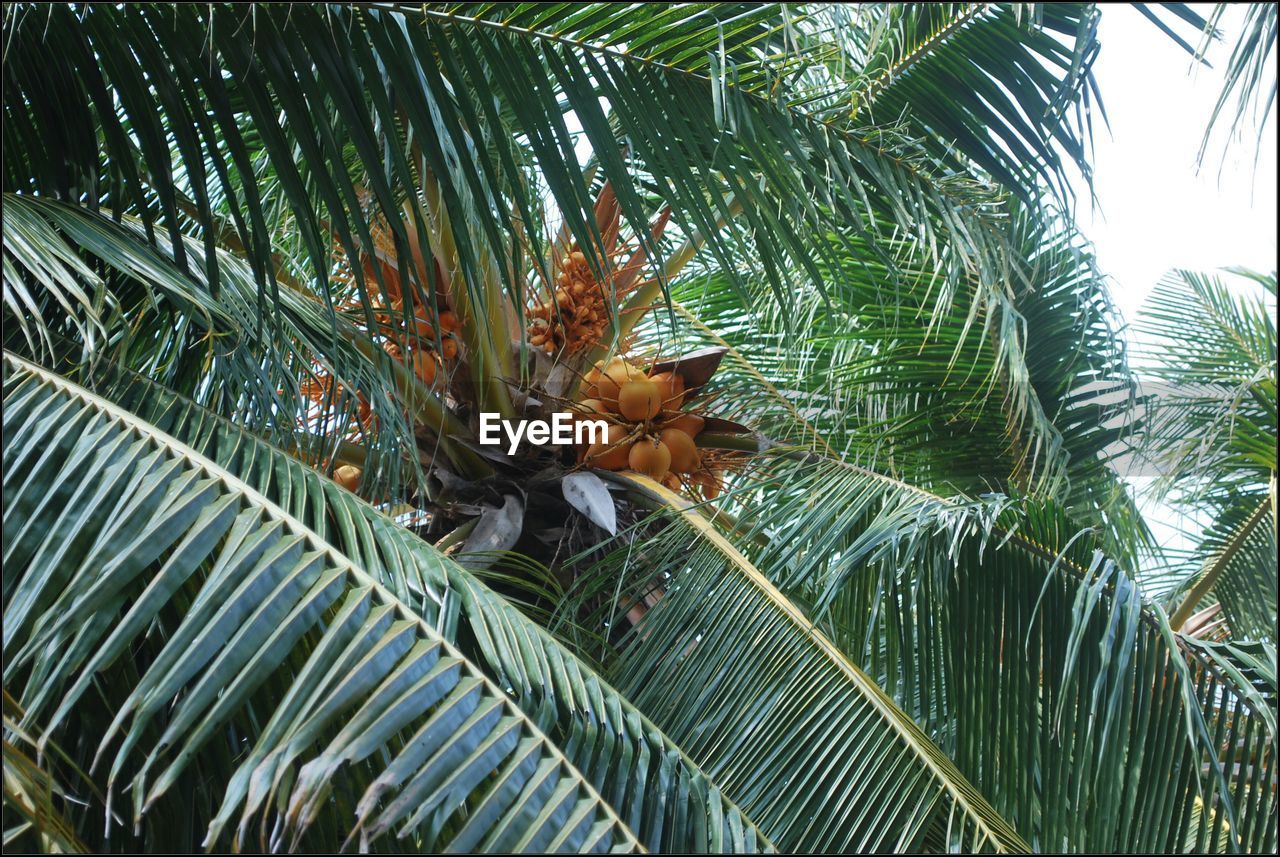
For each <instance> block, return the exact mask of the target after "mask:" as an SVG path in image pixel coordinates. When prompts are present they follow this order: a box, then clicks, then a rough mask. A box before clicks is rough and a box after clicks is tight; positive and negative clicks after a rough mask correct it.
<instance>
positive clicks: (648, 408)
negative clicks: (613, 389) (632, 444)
mask: <svg viewBox="0 0 1280 857" xmlns="http://www.w3.org/2000/svg"><path fill="white" fill-rule="evenodd" d="M660 410H662V394H661V393H660V392H659V391H658V386H657V385H656V384H654V383H653V382H652V381H628V382H627V383H625V384H623V385H622V386H621V387H620V388H619V389H618V412H619V413H620V414H622V415H623V416H624V417H626V418H627V419H629V420H634V421H635V422H641V421H643V420H651V419H653V418H654V417H656V416H657V415H658V411H660Z"/></svg>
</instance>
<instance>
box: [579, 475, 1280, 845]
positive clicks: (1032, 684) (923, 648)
mask: <svg viewBox="0 0 1280 857" xmlns="http://www.w3.org/2000/svg"><path fill="white" fill-rule="evenodd" d="M762 466H764V465H762ZM765 469H766V470H767V471H771V472H766V473H763V474H762V473H759V472H752V473H746V474H742V475H740V476H738V477H733V478H731V480H730V490H729V492H728V493H726V495H725V498H726V499H727V500H728V501H729V502H727V503H725V502H723V501H722V505H724V506H725V508H726V509H728V510H730V511H731V512H732V516H731V517H729V516H726V517H721V518H718V519H717V520H718V521H719V522H720V523H721V524H722V528H721V530H720V532H718V533H716V534H715V537H708V536H704V535H703V532H704V531H706V530H708V529H710V528H711V527H712V525H711V524H710V523H706V522H704V523H702V524H701V525H699V526H698V527H695V528H694V529H693V530H686V529H678V528H675V527H672V528H670V529H668V530H666V531H664V532H662V533H660V534H658V535H655V536H653V537H651V538H649V539H648V540H646V541H645V542H643V543H641V544H637V545H635V546H633V547H631V548H630V549H627V550H625V551H620V552H619V553H618V554H617V555H615V557H614V558H612V560H611V561H610V562H608V563H606V564H604V565H602V567H601V573H602V574H604V575H606V576H609V575H611V576H615V577H616V576H617V575H619V574H622V575H624V576H625V584H626V585H625V597H624V600H623V602H622V604H621V606H620V608H619V609H620V610H622V611H625V610H626V609H627V608H628V606H629V604H630V603H633V601H634V600H635V599H636V597H637V596H638V594H640V593H642V592H643V591H644V590H645V588H646V584H647V585H648V586H655V585H656V586H660V587H661V588H662V589H663V590H664V591H665V593H666V594H665V595H664V596H663V597H662V599H661V601H659V602H658V604H657V606H655V607H653V608H651V610H650V616H652V617H653V618H652V621H651V620H650V618H649V617H646V619H645V621H644V622H642V623H641V625H640V628H639V629H638V631H637V633H636V635H635V637H634V639H632V640H630V641H628V642H627V643H626V644H624V646H623V647H622V649H621V651H620V652H619V653H618V655H617V658H618V665H617V666H616V667H615V668H614V669H615V674H616V675H618V676H619V683H620V685H621V686H622V687H623V688H625V689H628V690H633V691H635V692H638V693H641V694H643V696H641V697H640V704H641V705H642V706H645V705H648V706H651V709H648V710H650V712H651V714H652V715H653V716H654V717H655V719H657V720H658V722H660V723H663V724H664V725H665V728H667V729H668V730H669V731H670V732H671V733H672V734H673V735H675V736H680V737H679V738H678V740H681V741H682V743H684V745H685V746H687V747H689V748H690V751H691V752H693V753H695V755H696V754H697V753H699V752H701V750H702V748H703V747H704V746H705V747H707V749H708V751H709V752H712V753H715V754H717V755H716V759H715V761H712V760H709V759H705V758H702V759H701V761H702V763H703V764H704V765H706V766H708V767H709V769H711V770H715V771H717V772H718V774H719V776H720V777H721V778H722V779H723V780H724V781H725V783H726V788H727V789H730V793H734V792H733V791H732V788H733V786H734V784H736V783H737V782H739V781H741V782H743V783H744V784H746V785H744V787H755V786H757V785H759V786H760V787H761V788H763V787H764V784H766V783H768V782H770V780H769V779H768V776H769V775H772V773H773V772H774V771H776V770H777V766H778V765H779V764H780V763H779V761H778V760H777V759H776V758H773V757H768V758H764V757H757V756H754V755H753V754H752V753H751V752H750V751H749V750H748V749H747V748H746V747H744V746H743V745H740V744H737V743H733V742H729V741H728V740H727V739H726V738H724V737H723V736H726V735H737V734H739V731H738V727H742V728H745V726H743V725H742V724H738V726H737V727H735V726H733V725H729V724H728V723H726V724H725V725H723V726H721V727H720V728H718V729H715V730H705V729H704V728H703V727H702V726H701V725H700V724H701V723H702V722H704V721H705V719H706V718H707V717H709V716H711V712H720V713H719V715H718V716H719V717H722V718H726V719H732V718H733V717H735V716H737V717H742V718H747V719H749V720H751V722H755V721H754V718H758V717H760V716H762V714H761V712H762V711H767V710H769V709H767V708H765V707H763V706H764V703H763V702H762V700H764V699H767V698H768V697H767V692H768V690H769V687H768V686H766V687H765V688H761V689H756V688H745V687H740V686H737V685H731V686H729V687H727V688H726V689H724V690H720V691H717V692H716V694H717V695H707V696H702V695H701V689H702V688H704V687H707V688H710V687H714V686H715V685H713V684H712V683H711V682H712V679H711V678H710V677H709V676H702V675H701V674H697V675H698V676H699V677H698V678H697V680H693V678H692V676H694V675H695V673H694V672H692V671H696V670H707V669H710V667H709V666H708V665H707V662H708V661H710V662H711V663H713V664H714V665H715V669H717V670H721V671H723V670H726V669H732V668H734V666H735V665H737V664H739V662H742V663H743V666H742V668H743V669H748V668H752V669H756V670H759V669H760V667H759V665H760V664H767V665H772V666H771V667H770V668H771V669H772V670H776V671H777V674H778V675H779V676H785V675H787V674H788V673H787V672H786V669H787V664H788V663H790V662H791V661H790V659H791V658H792V657H798V656H791V655H789V654H787V653H784V652H780V651H779V650H778V649H777V647H776V645H775V643H776V637H775V636H772V635H771V634H765V633H764V632H763V631H753V630H752V629H754V628H756V626H755V625H753V624H751V623H750V622H748V621H747V619H746V618H744V617H747V616H750V615H753V614H752V613H750V612H749V611H750V610H755V609H756V608H755V607H753V606H751V605H752V603H753V602H752V601H751V600H749V599H746V597H745V596H744V595H743V594H742V593H741V592H740V588H741V586H742V585H743V584H741V583H740V582H737V581H736V579H735V576H734V574H733V571H732V570H733V569H735V568H741V567H749V568H752V569H758V570H759V571H758V572H757V573H762V574H764V575H765V576H766V577H767V579H768V581H769V582H770V584H772V585H773V586H775V587H777V589H778V590H779V591H780V592H779V598H781V599H784V600H785V603H787V604H794V605H799V606H800V607H801V608H802V609H803V610H804V612H803V614H802V617H803V621H804V622H807V623H809V626H810V627H812V628H813V632H814V633H815V634H817V635H819V639H824V640H829V641H830V642H831V644H832V645H834V647H835V649H836V651H837V652H838V653H839V654H840V656H842V657H844V658H847V659H848V660H849V661H850V662H851V663H852V664H855V665H857V667H858V668H860V669H861V670H865V671H866V674H867V675H869V676H870V677H872V678H873V679H874V680H875V682H876V684H877V685H878V686H880V687H883V688H884V689H885V690H886V691H887V692H888V693H889V694H890V695H891V696H892V698H893V700H894V702H895V703H896V704H897V705H898V706H900V707H901V708H902V709H904V710H905V711H906V712H908V713H910V714H911V715H912V717H914V718H915V719H916V721H917V722H918V724H919V725H920V727H921V728H922V729H923V730H924V731H925V733H926V734H927V735H929V736H930V738H931V739H932V740H934V741H936V742H937V743H938V744H939V746H940V747H941V748H942V749H944V750H945V751H946V753H947V755H948V756H949V757H950V758H951V759H953V760H954V761H955V764H956V767H957V768H958V769H959V771H960V772H961V773H962V774H963V775H964V777H965V778H966V780H967V781H968V782H970V783H972V784H973V786H974V787H976V788H977V790H978V791H979V793H981V794H983V795H986V796H988V798H987V799H988V800H989V801H990V803H991V804H992V805H993V806H994V807H995V809H996V811H997V812H999V813H1000V814H1001V815H1002V816H1004V817H1005V818H1007V819H1008V820H1009V823H1010V824H1011V825H1012V826H1013V828H1014V829H1016V830H1017V831H1018V832H1019V834H1020V835H1021V836H1022V837H1023V838H1024V839H1025V840H1026V841H1027V842H1029V843H1030V844H1031V845H1032V847H1033V848H1035V849H1037V850H1058V851H1062V850H1067V851H1070V850H1101V851H1111V850H1154V851H1163V850H1173V849H1177V848H1178V847H1180V846H1181V843H1182V841H1183V836H1184V833H1186V831H1187V828H1188V825H1192V824H1193V823H1194V824H1200V823H1201V822H1203V824H1204V825H1206V826H1205V827H1200V828H1197V835H1201V836H1211V837H1215V838H1216V837H1218V836H1219V835H1220V834H1219V833H1212V832H1211V829H1212V827H1213V825H1212V824H1211V820H1212V818H1231V819H1232V828H1231V829H1232V830H1234V831H1235V834H1233V838H1232V839H1231V842H1230V847H1231V848H1237V849H1241V850H1267V849H1268V848H1270V847H1271V845H1272V843H1273V842H1274V825H1273V824H1272V822H1271V819H1273V818H1274V814H1275V812H1276V806H1275V804H1274V801H1273V799H1272V798H1271V797H1268V795H1271V794H1273V792H1274V783H1275V781H1276V776H1277V772H1276V769H1275V758H1274V754H1273V753H1271V752H1270V751H1269V750H1268V749H1267V748H1268V746H1269V745H1268V744H1267V741H1268V740H1269V739H1268V737H1267V736H1268V735H1269V734H1270V733H1269V731H1268V729H1267V728H1266V723H1267V722H1268V718H1267V715H1266V714H1265V713H1264V712H1263V711H1262V710H1261V709H1260V708H1258V707H1257V704H1258V698H1257V696H1256V694H1255V693H1254V692H1253V689H1252V688H1251V687H1247V686H1244V685H1240V684H1236V683H1234V679H1233V677H1231V676H1224V675H1223V674H1222V672H1221V671H1220V670H1217V669H1216V668H1215V667H1214V664H1213V662H1212V661H1211V660H1209V659H1207V658H1205V657H1204V656H1203V655H1202V654H1199V653H1197V652H1196V651H1195V650H1194V649H1188V648H1186V647H1184V646H1183V645H1182V644H1181V643H1179V642H1177V641H1176V640H1175V638H1174V636H1173V634H1172V632H1171V631H1169V630H1168V626H1167V624H1165V623H1164V620H1163V618H1162V614H1160V613H1158V612H1155V611H1154V610H1153V609H1152V608H1149V607H1148V606H1146V605H1145V604H1144V602H1143V601H1142V599H1141V596H1140V594H1139V591H1138V589H1137V586H1136V585H1135V584H1134V583H1133V582H1132V580H1131V579H1130V578H1129V577H1128V576H1127V575H1126V574H1124V573H1122V572H1121V571H1120V570H1119V569H1118V568H1117V567H1116V565H1115V564H1114V563H1112V562H1111V561H1110V560H1106V559H1105V558H1104V557H1103V555H1102V554H1101V553H1100V552H1098V551H1096V549H1095V548H1094V545H1095V544H1096V543H1097V537H1096V536H1094V537H1092V538H1089V537H1085V538H1083V539H1082V538H1080V537H1079V536H1078V534H1077V533H1076V531H1075V528H1074V526H1073V524H1072V522H1071V521H1070V519H1068V518H1067V517H1065V516H1063V515H1061V514H1060V513H1054V512H1051V511H1050V512H1046V511H1044V510H1043V506H1042V504H1014V505H1013V506H1010V504H1008V502H1007V501H1002V500H1001V498H988V499H986V500H983V501H979V502H974V501H968V500H965V499H964V498H957V499H954V500H946V499H943V498H940V497H936V496H933V495H929V494H927V493H925V492H921V491H920V490H919V489H915V488H912V487H910V486H907V485H905V484H902V483H900V482H896V481H895V480H891V479H887V478H885V477H883V476H880V475H878V474H874V473H871V472H869V471H865V470H861V469H859V468H853V467H850V466H849V465H846V464H843V463H838V462H823V461H820V460H817V461H809V460H807V457H806V458H805V459H804V460H801V461H795V460H793V457H792V456H785V455H784V456H781V457H779V458H777V459H776V463H775V464H773V465H772V466H766V467H765ZM691 536H692V539H691ZM726 540H727V546H726V545H725V544H721V542H722V541H726ZM1091 542H1092V544H1091ZM730 551H732V552H734V553H736V554H739V555H741V556H742V557H743V558H744V559H743V562H745V563H746V565H745V566H742V565H738V566H735V565H733V564H729V565H726V563H725V556H726V555H728V554H729V552H730ZM712 574H715V575H717V576H715V577H712V578H710V579H706V578H705V576H706V575H712ZM655 575H656V577H655ZM765 615H769V614H768V613H766V614H765ZM772 621H773V622H775V623H777V622H781V621H782V620H781V619H779V618H777V617H775V618H774V619H773V620H772ZM673 652H682V653H684V654H683V655H682V656H675V655H673V654H672V653H673ZM747 664H755V665H756V666H755V667H748V666H747ZM792 668H793V669H798V667H794V666H793V667H792ZM686 671H689V678H688V680H687V681H686V676H685V672H686ZM673 686H674V687H688V688H690V689H689V694H690V696H689V697H688V698H687V699H684V698H682V702H679V703H672V702H671V700H670V691H669V690H666V688H670V687H673ZM658 687H662V688H664V690H663V692H658V691H657V690H656V689H655V688H658ZM707 693H708V694H711V693H712V691H710V690H708V691H707ZM729 693H732V694H733V699H732V703H731V704H728V705H722V704H717V703H722V702H723V699H722V697H723V696H724V695H726V694H729ZM713 700H714V701H715V702H714V703H713ZM819 707H820V708H822V710H827V709H828V708H829V703H828V704H827V705H826V706H819ZM725 709H728V711H730V712H733V713H725ZM691 712H696V715H695V714H692V713H691ZM695 716H696V718H698V720H697V721H696V722H695V720H694V719H693V718H694V717H695ZM775 716H779V717H781V716H783V715H781V714H776V715H775ZM667 718H669V719H667ZM1227 726H1229V727H1230V728H1231V729H1232V730H1234V732H1233V733H1232V734H1233V735H1234V736H1235V737H1234V738H1232V739H1231V741H1232V742H1241V743H1240V746H1238V747H1235V748H1234V749H1232V750H1230V751H1229V752H1228V751H1225V750H1224V749H1223V747H1224V746H1228V745H1224V744H1223V741H1224V740H1225V736H1226V733H1224V732H1222V730H1223V729H1224V728H1226V727H1227ZM771 728H774V729H776V728H779V727H771ZM699 741H702V742H706V743H705V744H703V743H699ZM760 752H761V753H762V754H767V752H768V749H767V748H766V749H762V750H761V751H760ZM700 758H701V757H700ZM1233 758H1234V759H1235V761H1233ZM1246 759H1247V760H1248V761H1244V760H1246ZM1237 762H1239V763H1238V764H1237ZM766 771H767V772H769V773H768V774H766V773H765V772H766ZM778 775H779V776H790V777H791V778H792V781H793V782H794V781H795V778H796V777H798V776H801V773H800V772H797V771H793V770H791V769H787V770H786V773H785V774H784V773H781V772H780V773H779V774H778ZM856 780H857V778H854V780H853V781H856ZM837 781H838V782H841V783H846V782H850V780H849V779H847V778H838V780H837ZM1268 784H1271V785H1268ZM1117 794H1123V795H1126V798H1125V800H1124V801H1123V802H1118V801H1115V800H1112V799H1110V796H1113V795H1117ZM753 797H754V796H753V795H750V793H739V794H738V800H739V801H740V802H741V803H742V804H743V805H744V806H745V807H747V808H748V812H752V809H751V807H752V806H753V804H752V798H753ZM1197 797H1202V798H1203V799H1204V800H1205V801H1208V803H1209V805H1210V806H1211V807H1214V808H1215V809H1214V813H1217V814H1216V815H1215V814H1214V813H1209V814H1206V815H1204V816H1203V817H1201V816H1196V819H1198V820H1196V821H1194V822H1193V820H1192V819H1191V817H1190V816H1187V815H1185V814H1180V813H1185V812H1186V811H1187V810H1188V809H1189V808H1190V807H1191V806H1192V805H1193V803H1194V801H1195V799H1197ZM1206 831H1210V832H1206ZM833 835H834V834H833ZM775 839H776V840H777V841H779V842H781V843H784V844H786V845H787V846H788V847H808V846H807V845H804V846H801V845H797V844H795V843H796V842H799V841H804V842H808V840H787V839H784V838H782V837H781V836H777V835H775ZM1215 841H1216V839H1215Z"/></svg>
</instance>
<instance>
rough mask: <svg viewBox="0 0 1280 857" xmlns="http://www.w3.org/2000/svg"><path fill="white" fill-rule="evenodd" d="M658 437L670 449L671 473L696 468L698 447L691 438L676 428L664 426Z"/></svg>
mask: <svg viewBox="0 0 1280 857" xmlns="http://www.w3.org/2000/svg"><path fill="white" fill-rule="evenodd" d="M658 437H659V438H661V439H662V442H663V443H664V444H666V447H667V449H669V450H670V451H671V471H672V472H673V473H692V472H693V471H695V470H697V469H698V447H697V446H695V445H694V443H693V438H691V437H689V435H687V434H686V433H684V432H682V431H680V429H676V428H664V429H663V430H662V432H661V434H659V435H658Z"/></svg>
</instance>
